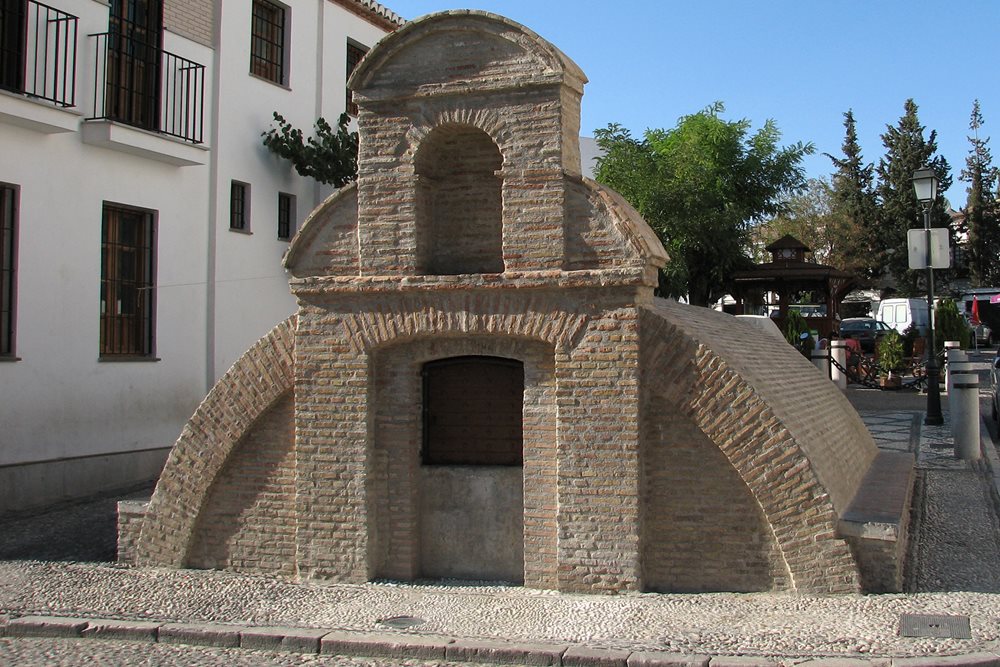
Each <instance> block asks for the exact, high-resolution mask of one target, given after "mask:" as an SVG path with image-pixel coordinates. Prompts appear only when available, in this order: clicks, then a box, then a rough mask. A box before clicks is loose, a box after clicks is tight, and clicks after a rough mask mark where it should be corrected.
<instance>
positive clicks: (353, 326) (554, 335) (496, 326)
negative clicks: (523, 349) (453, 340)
mask: <svg viewBox="0 0 1000 667" xmlns="http://www.w3.org/2000/svg"><path fill="white" fill-rule="evenodd" d="M591 316H592V314H591V313H590V312H588V311H587V310H586V309H585V308H584V307H582V306H581V307H579V308H573V309H569V308H566V307H565V306H564V305H561V304H560V301H559V300H558V299H552V298H546V297H544V296H534V297H525V298H524V300H523V301H522V300H514V299H511V298H510V296H509V295H504V294H501V293H498V292H492V293H485V294H484V293H469V292H463V293H456V294H450V295H448V296H447V297H445V298H443V299H441V300H439V301H437V302H436V303H435V305H434V306H428V305H427V303H426V301H425V300H423V299H421V298H420V297H419V296H414V297H408V298H404V299H398V300H393V301H392V303H391V305H388V306H387V305H385V304H379V305H376V306H375V307H373V308H372V309H370V310H360V309H359V310H356V311H353V312H351V313H349V314H348V315H347V316H346V317H345V318H344V321H343V325H344V328H345V334H346V338H347V340H348V342H349V344H350V345H351V347H352V348H353V350H354V352H355V353H356V354H363V353H368V352H370V351H371V350H373V349H374V348H377V347H380V346H383V345H386V344H388V343H394V342H399V341H403V340H405V339H408V338H415V337H418V336H425V335H440V336H454V335H493V336H512V337H516V338H527V339H533V340H541V341H544V342H546V343H548V344H550V345H552V346H553V347H554V348H555V349H557V350H559V349H562V350H566V349H571V348H573V347H575V346H576V343H577V341H578V340H579V339H580V336H582V335H583V332H584V331H585V329H586V327H587V323H588V321H589V320H590V318H591Z"/></svg>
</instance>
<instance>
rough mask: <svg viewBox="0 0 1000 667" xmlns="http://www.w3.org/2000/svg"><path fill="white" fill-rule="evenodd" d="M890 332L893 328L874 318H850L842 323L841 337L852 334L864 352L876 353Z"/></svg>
mask: <svg viewBox="0 0 1000 667" xmlns="http://www.w3.org/2000/svg"><path fill="white" fill-rule="evenodd" d="M890 331H892V327H890V326H889V325H888V324H886V323H885V322H883V321H881V320H876V319H875V318H874V317H848V318H847V319H845V320H842V321H841V322H840V337H841V338H845V337H846V336H847V334H851V338H853V339H854V340H856V341H858V343H860V344H861V349H862V350H863V351H864V352H874V351H875V346H876V345H877V344H878V341H880V340H882V337H883V336H885V335H886V334H887V333H889V332H890Z"/></svg>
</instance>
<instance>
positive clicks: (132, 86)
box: [106, 0, 163, 130]
mask: <svg viewBox="0 0 1000 667" xmlns="http://www.w3.org/2000/svg"><path fill="white" fill-rule="evenodd" d="M108 23H109V25H108V52H107V57H108V64H107V108H106V113H107V116H108V117H109V118H112V119H114V120H119V121H121V122H123V123H128V124H130V125H136V126H138V127H142V128H145V129H149V130H156V129H158V128H159V120H160V54H161V52H162V50H161V39H162V35H163V4H162V0H111V16H110V19H109V21H108Z"/></svg>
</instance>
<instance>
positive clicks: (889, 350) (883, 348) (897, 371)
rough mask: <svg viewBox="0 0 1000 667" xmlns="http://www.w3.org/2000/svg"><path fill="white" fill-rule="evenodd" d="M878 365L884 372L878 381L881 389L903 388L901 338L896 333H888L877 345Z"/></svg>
mask: <svg viewBox="0 0 1000 667" xmlns="http://www.w3.org/2000/svg"><path fill="white" fill-rule="evenodd" d="M878 365H879V368H882V369H884V370H885V371H886V375H885V376H884V377H881V378H880V379H879V386H881V387H882V388H883V389H899V388H900V387H902V386H903V376H902V374H901V371H902V369H903V338H902V336H900V335H899V333H897V332H896V331H890V332H889V333H887V334H886V335H885V336H883V337H882V340H880V341H879V343H878Z"/></svg>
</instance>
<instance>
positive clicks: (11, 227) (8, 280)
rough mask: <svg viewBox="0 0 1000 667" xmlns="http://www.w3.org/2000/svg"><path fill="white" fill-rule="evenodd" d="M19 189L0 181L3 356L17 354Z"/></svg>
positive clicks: (0, 335)
mask: <svg viewBox="0 0 1000 667" xmlns="http://www.w3.org/2000/svg"><path fill="white" fill-rule="evenodd" d="M16 249H17V189H15V188H14V187H13V186H10V185H3V184H0V357H12V356H14V297H15V295H16V292H15V286H16V284H15V277H16V274H15V266H14V261H15V260H16V258H17V257H16V252H15V251H16Z"/></svg>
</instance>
